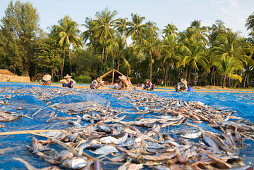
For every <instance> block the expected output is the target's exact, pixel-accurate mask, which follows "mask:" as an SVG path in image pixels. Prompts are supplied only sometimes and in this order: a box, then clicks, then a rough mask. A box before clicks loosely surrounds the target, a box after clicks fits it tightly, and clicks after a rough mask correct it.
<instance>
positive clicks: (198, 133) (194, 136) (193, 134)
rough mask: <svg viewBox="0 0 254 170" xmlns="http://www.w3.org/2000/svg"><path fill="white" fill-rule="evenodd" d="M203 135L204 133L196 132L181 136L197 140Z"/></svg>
mask: <svg viewBox="0 0 254 170" xmlns="http://www.w3.org/2000/svg"><path fill="white" fill-rule="evenodd" d="M201 135H202V132H201V131H199V132H195V133H186V134H184V135H181V137H183V138H187V139H196V138H199V137H201Z"/></svg>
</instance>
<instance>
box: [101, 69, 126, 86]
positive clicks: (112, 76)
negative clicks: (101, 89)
mask: <svg viewBox="0 0 254 170" xmlns="http://www.w3.org/2000/svg"><path fill="white" fill-rule="evenodd" d="M119 76H125V75H123V74H122V73H121V72H119V71H117V70H115V69H112V70H110V71H109V72H107V73H105V74H103V75H102V76H100V77H99V79H100V80H102V81H104V82H105V83H106V84H114V83H119V82H120V81H121V79H120V78H119ZM125 77H127V76H125ZM127 79H128V81H130V79H131V78H130V77H127Z"/></svg>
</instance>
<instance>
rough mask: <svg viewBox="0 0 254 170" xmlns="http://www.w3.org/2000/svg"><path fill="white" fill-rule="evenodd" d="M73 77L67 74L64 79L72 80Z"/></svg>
mask: <svg viewBox="0 0 254 170" xmlns="http://www.w3.org/2000/svg"><path fill="white" fill-rule="evenodd" d="M71 77H72V76H69V74H66V76H64V78H65V79H66V78H71Z"/></svg>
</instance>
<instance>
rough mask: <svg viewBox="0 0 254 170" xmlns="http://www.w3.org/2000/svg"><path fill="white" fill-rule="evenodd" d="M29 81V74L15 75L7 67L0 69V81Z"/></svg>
mask: <svg viewBox="0 0 254 170" xmlns="http://www.w3.org/2000/svg"><path fill="white" fill-rule="evenodd" d="M8 81H13V82H30V77H29V76H17V75H16V74H14V73H12V72H10V71H9V70H7V69H0V82H8Z"/></svg>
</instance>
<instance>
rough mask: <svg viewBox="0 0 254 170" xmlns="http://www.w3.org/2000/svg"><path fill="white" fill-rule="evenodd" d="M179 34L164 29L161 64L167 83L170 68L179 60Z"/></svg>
mask: <svg viewBox="0 0 254 170" xmlns="http://www.w3.org/2000/svg"><path fill="white" fill-rule="evenodd" d="M167 30H168V29H167ZM177 34H178V33H177V32H175V33H174V34H172V33H170V34H169V32H168V31H164V36H163V44H162V62H161V64H162V67H163V70H164V75H165V76H164V82H165V85H167V82H168V80H169V77H170V75H169V72H170V68H174V67H175V64H176V62H177V60H179V55H178V40H177V37H176V36H175V35H177ZM167 77H168V78H167Z"/></svg>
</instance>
